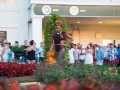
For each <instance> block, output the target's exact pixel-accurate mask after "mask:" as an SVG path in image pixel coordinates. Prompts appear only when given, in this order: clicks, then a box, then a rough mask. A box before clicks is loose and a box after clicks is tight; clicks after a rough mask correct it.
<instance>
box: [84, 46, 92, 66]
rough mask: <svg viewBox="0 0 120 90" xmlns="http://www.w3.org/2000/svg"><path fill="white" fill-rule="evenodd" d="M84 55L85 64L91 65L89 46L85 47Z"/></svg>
mask: <svg viewBox="0 0 120 90" xmlns="http://www.w3.org/2000/svg"><path fill="white" fill-rule="evenodd" d="M85 54H86V55H85V64H93V57H92V50H91V49H90V45H88V46H87V48H86V53H85Z"/></svg>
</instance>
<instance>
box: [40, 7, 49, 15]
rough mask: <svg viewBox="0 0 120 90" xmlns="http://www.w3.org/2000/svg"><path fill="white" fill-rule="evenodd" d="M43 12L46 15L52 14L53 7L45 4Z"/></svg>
mask: <svg viewBox="0 0 120 90" xmlns="http://www.w3.org/2000/svg"><path fill="white" fill-rule="evenodd" d="M42 12H43V13H44V14H46V15H48V14H50V13H51V7H50V6H48V5H45V6H43V7H42Z"/></svg>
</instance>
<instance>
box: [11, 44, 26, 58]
mask: <svg viewBox="0 0 120 90" xmlns="http://www.w3.org/2000/svg"><path fill="white" fill-rule="evenodd" d="M12 51H13V52H14V53H15V57H18V58H20V57H21V56H22V55H23V52H24V45H21V46H13V47H12Z"/></svg>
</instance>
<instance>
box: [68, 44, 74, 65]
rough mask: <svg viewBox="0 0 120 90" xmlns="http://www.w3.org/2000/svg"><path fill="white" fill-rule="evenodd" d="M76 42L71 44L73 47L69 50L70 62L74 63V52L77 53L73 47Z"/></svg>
mask: <svg viewBox="0 0 120 90" xmlns="http://www.w3.org/2000/svg"><path fill="white" fill-rule="evenodd" d="M73 46H74V44H71V49H70V50H68V54H69V59H70V64H74V63H75V61H74V53H75V49H74V48H73Z"/></svg>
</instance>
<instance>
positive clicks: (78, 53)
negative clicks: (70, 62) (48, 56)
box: [73, 44, 80, 64]
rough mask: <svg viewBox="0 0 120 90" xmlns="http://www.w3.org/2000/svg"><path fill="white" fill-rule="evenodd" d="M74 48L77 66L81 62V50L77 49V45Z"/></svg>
mask: <svg viewBox="0 0 120 90" xmlns="http://www.w3.org/2000/svg"><path fill="white" fill-rule="evenodd" d="M73 48H74V50H75V51H74V60H75V64H77V63H78V62H79V57H80V50H79V49H78V48H77V46H76V44H74V45H73Z"/></svg>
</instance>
